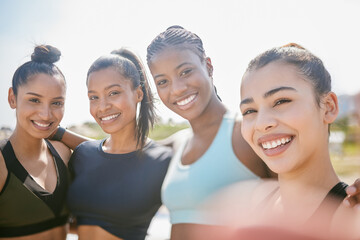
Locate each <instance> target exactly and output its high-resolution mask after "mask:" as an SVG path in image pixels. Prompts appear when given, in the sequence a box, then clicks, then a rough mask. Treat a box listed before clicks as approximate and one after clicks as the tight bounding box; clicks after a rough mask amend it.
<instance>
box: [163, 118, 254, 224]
mask: <svg viewBox="0 0 360 240" xmlns="http://www.w3.org/2000/svg"><path fill="white" fill-rule="evenodd" d="M235 119H236V114H234V113H229V112H227V113H225V114H224V116H223V120H222V123H221V126H220V128H219V130H218V132H217V134H216V136H215V138H214V140H213V142H212V143H211V145H210V147H209V148H208V150H207V151H206V152H205V153H204V154H203V155H202V156H201V157H200V158H199V159H198V160H196V162H194V163H192V164H190V165H183V164H182V163H181V156H182V154H183V151H184V148H185V146H186V144H187V142H188V139H189V138H187V139H186V140H185V141H184V142H183V144H182V145H181V146H180V147H179V150H178V151H177V152H176V153H175V155H174V156H173V158H172V160H171V163H170V167H169V169H168V172H167V175H166V177H165V180H164V183H163V185H162V201H163V203H164V204H165V206H166V207H167V208H168V209H169V211H170V222H171V223H172V224H177V223H197V224H209V225H213V224H215V225H217V223H215V222H214V221H213V219H208V218H206V217H205V216H206V213H204V212H203V211H204V208H202V203H203V202H204V201H205V200H208V199H209V197H210V196H211V195H213V194H214V193H216V192H217V191H218V190H221V189H223V188H224V187H226V186H228V185H230V184H233V183H235V182H238V181H242V180H249V179H256V178H259V177H258V176H256V175H255V174H254V173H252V172H251V171H250V170H249V169H248V168H246V167H245V165H243V164H242V163H241V162H240V160H239V159H238V158H237V157H236V155H235V153H234V151H233V148H232V132H233V128H234V123H235ZM189 137H191V136H189Z"/></svg>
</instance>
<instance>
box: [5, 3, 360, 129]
mask: <svg viewBox="0 0 360 240" xmlns="http://www.w3.org/2000/svg"><path fill="white" fill-rule="evenodd" d="M359 10H360V1H356V0H340V1H339V0H318V1H312V0H301V1H300V0H290V1H289V0H272V1H266V0H243V1H238V0H226V1H215V0H207V1H190V0H183V1H181V2H174V1H166V0H153V1H145V0H144V1H141V0H101V1H100V0H93V1H85V0H77V1H71V0H64V1H41V0H32V1H25V0H13V1H0V41H1V45H0V52H1V54H0V64H1V68H0V79H1V81H0V91H1V94H0V96H1V98H0V109H1V111H2V116H1V118H0V127H1V126H9V127H11V128H13V127H14V126H15V122H16V119H15V111H13V110H11V109H10V107H9V106H8V103H7V92H8V88H9V87H10V86H11V79H12V76H13V74H14V72H15V70H16V69H17V67H19V66H20V65H21V64H23V63H25V62H26V61H28V60H30V55H31V53H32V52H33V48H34V46H35V44H50V45H53V46H55V47H57V48H59V49H60V51H61V52H62V57H61V58H60V61H59V62H57V63H56V64H57V65H58V66H59V68H60V69H61V70H62V71H63V73H64V75H65V77H66V80H67V86H68V90H67V99H66V105H65V106H66V107H65V108H66V109H65V116H64V119H63V121H62V125H63V126H70V125H77V124H82V123H84V122H94V120H93V119H92V117H91V115H90V113H89V107H88V99H87V89H86V85H85V78H86V73H87V70H88V68H89V66H90V65H91V63H92V62H93V61H94V60H95V59H97V58H98V57H99V56H101V55H104V54H108V53H109V52H111V51H112V50H114V49H118V48H121V47H129V48H130V49H132V50H134V51H135V52H136V53H137V54H138V55H140V57H141V58H142V60H143V62H144V63H145V65H146V61H145V59H146V48H147V46H148V44H149V43H150V42H151V40H152V39H153V38H154V37H155V36H156V35H157V34H159V33H160V32H162V31H164V30H165V29H166V28H167V27H169V26H171V25H181V26H183V27H185V28H186V29H188V30H190V31H192V32H194V33H196V34H197V35H199V37H200V38H201V39H202V40H203V43H204V47H205V50H206V54H207V55H208V56H209V57H211V59H212V63H213V65H214V84H215V85H216V87H217V89H218V93H219V95H220V96H221V98H222V99H223V102H224V104H225V105H226V106H227V107H228V108H229V109H230V110H232V111H238V105H239V99H240V96H239V92H240V91H239V86H240V82H241V77H242V74H243V73H244V71H245V69H246V66H247V64H248V62H249V61H250V60H251V59H252V58H254V57H255V56H256V55H257V54H259V53H261V52H263V51H265V50H267V49H269V48H272V47H276V46H281V45H284V44H286V43H289V42H296V43H299V44H300V45H302V46H304V47H305V48H307V49H309V50H310V51H311V52H313V53H314V54H315V55H317V56H318V57H320V58H321V59H322V60H323V61H324V64H325V66H326V67H327V69H328V70H329V72H330V74H331V76H332V79H333V90H334V92H336V93H337V94H338V95H342V94H349V95H352V94H355V93H357V92H360V81H359V79H358V78H359V77H358V73H357V67H358V59H357V56H358V55H359V53H360V45H359V44H358V43H359V42H360V33H359V31H358V30H356V29H358V25H359V23H360V15H359V14H358V12H359ZM147 71H148V69H147ZM148 72H149V71H148ZM149 76H150V74H149ZM149 80H150V82H151V83H152V78H151V76H150V78H149ZM151 87H152V89H153V91H154V93H155V92H156V89H155V87H154V85H153V84H152V86H151ZM155 97H156V98H158V96H157V94H156V93H155ZM158 102H159V103H158V104H157V108H158V109H159V116H160V117H162V118H163V119H164V120H165V122H166V121H167V120H168V119H172V120H173V121H174V122H181V121H184V120H183V119H182V118H180V117H178V116H177V115H176V114H174V113H172V112H170V111H169V110H167V109H166V108H165V107H164V106H163V105H162V104H161V101H160V100H158Z"/></svg>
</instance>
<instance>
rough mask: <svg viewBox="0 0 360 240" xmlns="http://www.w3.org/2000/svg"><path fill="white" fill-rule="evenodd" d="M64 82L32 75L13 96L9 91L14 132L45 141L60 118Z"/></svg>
mask: <svg viewBox="0 0 360 240" xmlns="http://www.w3.org/2000/svg"><path fill="white" fill-rule="evenodd" d="M65 93H66V87H65V81H64V79H63V78H62V77H61V76H59V75H55V76H50V75H47V74H43V73H40V74H35V75H33V76H31V77H30V78H29V79H28V80H27V82H26V83H25V84H23V85H20V86H19V87H18V92H17V95H16V96H15V95H14V92H13V90H12V88H11V89H10V90H9V104H10V106H11V108H13V109H16V118H17V123H16V128H17V129H19V130H20V129H22V130H24V131H25V132H27V133H28V134H29V135H31V136H32V137H35V138H47V137H48V136H49V135H50V134H51V133H52V132H53V131H54V130H55V129H56V128H57V126H58V125H59V124H60V121H61V119H62V118H63V116H64V101H65Z"/></svg>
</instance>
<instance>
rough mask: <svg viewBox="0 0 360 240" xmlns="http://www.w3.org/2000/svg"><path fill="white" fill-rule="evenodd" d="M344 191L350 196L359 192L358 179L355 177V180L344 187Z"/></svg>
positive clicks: (359, 183)
mask: <svg viewBox="0 0 360 240" xmlns="http://www.w3.org/2000/svg"><path fill="white" fill-rule="evenodd" d="M346 193H347V194H348V195H350V196H354V195H357V194H360V179H359V178H358V179H356V180H355V182H354V183H353V184H352V185H350V186H348V187H347V188H346Z"/></svg>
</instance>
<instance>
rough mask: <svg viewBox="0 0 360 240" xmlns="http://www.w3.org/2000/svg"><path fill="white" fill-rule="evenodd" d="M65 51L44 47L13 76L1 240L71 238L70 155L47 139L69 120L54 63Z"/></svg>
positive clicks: (0, 191) (1, 185)
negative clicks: (12, 115) (68, 205)
mask: <svg viewBox="0 0 360 240" xmlns="http://www.w3.org/2000/svg"><path fill="white" fill-rule="evenodd" d="M60 55H61V53H60V51H59V50H58V49H57V48H55V47H52V46H50V45H39V46H36V47H35V49H34V53H33V54H32V55H31V61H28V62H26V63H24V64H23V65H21V66H20V67H19V68H18V69H17V70H16V71H15V73H14V76H13V79H12V87H11V88H10V89H9V95H8V101H9V104H10V107H11V108H12V109H15V110H16V127H15V130H14V132H13V133H12V135H11V136H10V137H9V139H7V140H4V141H2V142H1V144H0V149H1V153H0V238H1V239H10V238H11V239H23V240H26V239H39V240H42V239H44V240H45V239H54V240H61V239H65V238H66V224H67V221H68V215H69V211H68V209H67V208H66V207H65V200H66V192H67V189H68V185H69V183H70V182H69V173H68V169H67V163H68V161H69V158H70V153H71V152H70V150H69V148H67V147H66V146H65V145H64V144H62V143H61V142H56V141H49V140H47V139H46V138H48V137H49V136H50V134H51V133H52V132H53V131H54V130H55V129H56V128H57V126H58V125H59V123H60V121H61V120H62V118H63V115H64V101H65V93H66V83H65V77H64V75H63V74H62V72H61V71H60V69H59V68H58V67H57V66H56V65H55V64H54V63H55V62H57V61H58V60H59V58H60Z"/></svg>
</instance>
